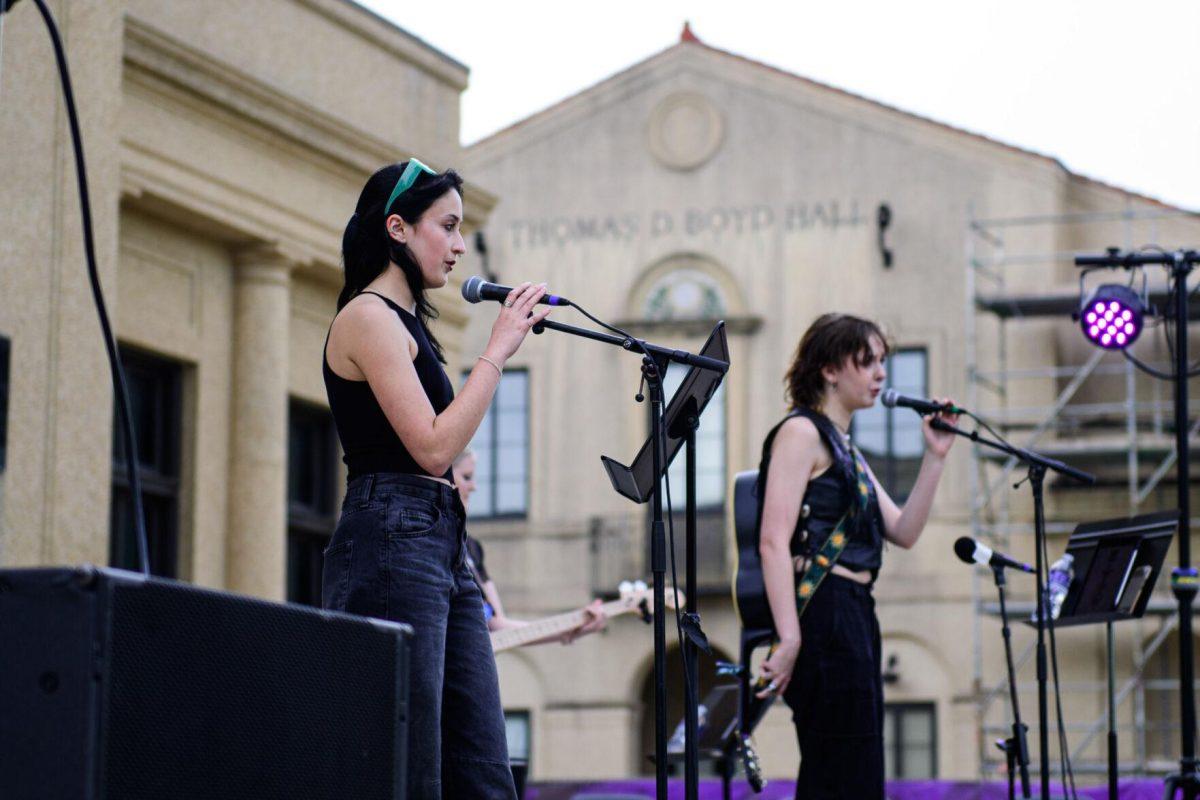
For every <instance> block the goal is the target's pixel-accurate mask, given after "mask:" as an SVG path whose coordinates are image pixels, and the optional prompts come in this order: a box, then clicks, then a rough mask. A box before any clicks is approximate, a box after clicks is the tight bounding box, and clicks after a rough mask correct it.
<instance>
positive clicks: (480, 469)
mask: <svg viewBox="0 0 1200 800" xmlns="http://www.w3.org/2000/svg"><path fill="white" fill-rule="evenodd" d="M465 377H466V376H465V375H464V378H465ZM471 449H472V450H473V451H475V484H476V486H475V494H474V495H472V496H471V507H470V508H469V509H468V510H467V515H468V516H470V517H473V518H476V517H523V516H525V512H526V511H527V510H528V508H529V372H528V371H526V370H524V369H512V368H506V369H505V370H504V375H503V376H501V378H500V386H499V387H498V388H497V389H496V396H495V397H494V398H493V399H492V405H491V407H490V408H488V411H487V415H486V416H485V417H484V418H483V422H482V423H480V425H479V430H478V431H476V432H475V438H473V439H472V440H471Z"/></svg>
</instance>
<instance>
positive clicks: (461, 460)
mask: <svg viewBox="0 0 1200 800" xmlns="http://www.w3.org/2000/svg"><path fill="white" fill-rule="evenodd" d="M451 471H452V472H453V474H454V486H455V488H456V489H457V490H458V496H459V497H460V498H462V504H463V508H466V507H467V504H468V502H469V498H470V497H471V493H472V492H474V491H475V453H474V452H473V451H472V450H471V448H469V447H468V448H467V449H466V450H463V451H462V452H461V453H459V454H458V456H457V457H456V458H455V459H454V463H453V464H452V465H451ZM466 547H467V561H468V565H469V566H470V568H471V572H472V574H474V576H475V582H476V583H477V584H479V591H481V592H482V593H483V600H484V604H483V608H484V615H485V616H486V618H487V625H488V630H489V631H498V630H503V629H505V628H520V627H524V626H525V625H527V624H528V623H526V622H523V621H521V620H519V619H513V618H512V617H509V616H508V615H507V614H505V613H504V606H503V604H502V603H501V602H500V592H499V591H498V590H497V589H496V584H495V582H494V581H493V580H492V579H491V577H490V576H489V575H488V573H487V568H486V567H485V566H484V563H483V545H482V544H480V542H479V540H478V539H476V538H475V537H473V536H471V534H470V533H468V534H467V543H466ZM581 610H582V611H583V612H584V613H585V614H586V615H587V617H588V619H587V621H586V622H584V623H583V624H582V625H580V626H579V627H577V628H573V629H572V630H569V631H567V632H566V633H563V634H561V635H559V636H550V637H547V638H544V639H538V640H536V641H533V642H528V644H542V643H544V642H553V641H559V642H562V643H563V644H570V643H571V642H573V641H575V640H576V639H578V638H579V637H580V636H585V635H587V634H589V633H595V632H596V631H599V630H602V629H603V628H604V626H605V624H606V623H607V619H606V617H605V614H604V609H603V603H602V602H601V601H600V600H599V599H598V598H597V599H595V600H593V601H592V602H591V603H589V604H588V605H586V606H584V607H583V609H581Z"/></svg>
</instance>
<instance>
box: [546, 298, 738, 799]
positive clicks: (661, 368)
mask: <svg viewBox="0 0 1200 800" xmlns="http://www.w3.org/2000/svg"><path fill="white" fill-rule="evenodd" d="M546 329H550V330H554V331H559V332H561V333H569V334H571V335H573V336H580V337H582V338H585V339H591V340H593V341H597V342H603V343H605V344H611V345H614V346H616V347H620V348H622V349H623V350H630V351H634V352H640V353H642V377H643V379H644V380H645V381H646V384H647V385H648V386H649V387H650V438H651V441H652V442H654V444H653V447H652V450H653V454H654V459H653V465H654V468H653V475H654V476H655V480H654V488H653V491H652V492H651V498H650V499H651V524H650V572H651V574H652V575H653V580H654V777H655V794H656V797H657V798H658V800H666V799H667V658H666V656H667V631H666V608H665V607H666V595H665V585H666V575H667V544H666V533H665V529H664V527H663V510H662V478H661V476H662V471H663V467H664V464H663V461H664V460H665V459H664V455H665V452H666V438H665V436H666V433H667V431H666V430H665V429H664V428H663V426H662V420H661V416H662V408H663V388H662V376H663V374H664V373H665V372H666V369H667V365H668V364H670V362H672V361H674V362H676V363H678V364H688V365H689V366H693V367H702V368H705V369H711V370H715V371H718V372H721V373H724V372H725V371H726V370H728V369H729V364H728V363H727V362H725V361H718V360H717V359H715V358H709V357H708V356H702V355H696V354H695V353H689V352H687V351H685V350H672V349H670V348H667V347H660V346H658V345H654V344H650V343H648V342H645V341H642V340H640V339H634V338H633V337H632V336H625V337H620V336H612V335H611V334H607V333H600V332H599V331H593V330H589V329H587V328H580V327H577V326H575V325H566V324H563V323H561V322H554V321H552V320H542V321H541V322H539V323H538V324H536V325H534V326H533V329H532V330H533V332H534V333H536V334H540V333H542V332H543V331H544V330H546ZM639 397H640V395H639ZM694 438H695V430H694V429H693V430H692V433H691V437H690V441H692V443H693V447H694ZM693 454H694V451H689V455H693ZM691 463H692V462H691V461H690V460H689V464H691ZM689 469H690V467H689ZM694 480H695V479H694V477H692V478H691V481H694ZM689 500H693V498H691V497H690V496H689ZM689 533H690V536H694V531H690V532H689ZM690 544H691V542H690V541H689V546H690ZM689 553H690V547H689ZM689 578H690V576H689ZM688 588H689V589H694V588H695V587H692V586H689V587H688ZM687 595H688V598H689V599H688V603H689V604H691V603H693V602H694V600H693V599H692V598H693V597H694V596H695V592H694V591H688V592H687ZM686 646H687V643H686V641H685V642H684V647H685V648H686ZM686 652H687V651H686V650H685V653H686ZM685 664H686V662H685ZM693 686H695V684H693ZM684 700H685V704H686V705H687V706H688V708H687V709H685V714H686V715H687V716H686V717H685V718H686V719H688V720H689V722H686V723H685V725H688V726H689V727H692V728H693V730H694V729H695V727H696V724H695V723H696V719H697V708H696V702H697V697H696V692H695V691H692V692H690V693H687V696H686V697H685V698H684ZM697 738H698V737H697V736H688V737H687V743H686V748H687V749H686V750H685V758H686V759H689V763H686V764H685V775H686V776H687V778H688V779H690V778H693V777H694V776H697V775H698V773H699V767H698V764H699V752H698V750H697V749H696V747H697V741H696V740H697ZM697 780H698V778H697ZM695 785H696V784H695V783H693V784H692V788H693V789H694V788H695ZM685 788H686V787H685Z"/></svg>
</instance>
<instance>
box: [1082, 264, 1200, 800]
mask: <svg viewBox="0 0 1200 800" xmlns="http://www.w3.org/2000/svg"><path fill="white" fill-rule="evenodd" d="M1149 265H1158V266H1163V267H1166V268H1167V269H1168V271H1169V273H1170V276H1171V280H1172V287H1171V309H1170V310H1169V311H1167V312H1166V313H1165V314H1164V317H1172V316H1173V317H1174V319H1175V365H1174V366H1175V372H1174V374H1173V375H1171V376H1169V379H1170V380H1171V381H1173V382H1174V384H1175V387H1174V388H1175V458H1176V461H1175V477H1176V483H1177V484H1178V498H1179V566H1178V567H1176V568H1175V569H1174V570H1172V572H1171V593H1172V594H1174V595H1175V600H1176V601H1177V602H1178V603H1179V704H1180V713H1179V719H1180V724H1181V726H1182V729H1183V730H1182V752H1181V753H1180V756H1179V772H1178V773H1176V774H1174V775H1169V776H1167V779H1166V793H1165V795H1164V796H1165V797H1166V798H1168V800H1171V799H1173V798H1174V797H1175V794H1176V792H1177V791H1179V790H1182V791H1183V798H1184V800H1196V798H1197V797H1200V762H1198V761H1197V759H1196V688H1195V679H1196V666H1195V663H1194V661H1193V659H1194V658H1195V651H1194V647H1193V643H1192V601H1193V600H1195V598H1196V592H1197V588H1198V587H1197V571H1196V568H1195V567H1193V566H1192V535H1191V508H1190V500H1191V498H1190V496H1189V490H1190V488H1191V487H1190V480H1191V470H1190V466H1191V465H1190V464H1189V452H1188V385H1187V382H1188V371H1189V370H1188V355H1187V346H1188V290H1187V280H1188V276H1189V275H1191V272H1192V270H1193V269H1195V268H1196V266H1197V265H1200V252H1197V251H1196V250H1176V251H1175V252H1173V253H1162V252H1158V253H1121V252H1120V251H1119V250H1117V249H1115V248H1113V249H1110V250H1109V251H1108V253H1107V254H1106V255H1101V256H1076V257H1075V266H1077V267H1088V268H1096V267H1108V268H1111V269H1127V270H1129V269H1135V268H1137V267H1142V266H1149ZM1127 355H1128V354H1127ZM1156 377H1167V376H1163V375H1157V376H1156Z"/></svg>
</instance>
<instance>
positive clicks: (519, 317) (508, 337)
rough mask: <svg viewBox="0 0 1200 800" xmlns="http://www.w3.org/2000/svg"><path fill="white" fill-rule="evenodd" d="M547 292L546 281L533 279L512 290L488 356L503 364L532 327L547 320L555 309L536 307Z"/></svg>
mask: <svg viewBox="0 0 1200 800" xmlns="http://www.w3.org/2000/svg"><path fill="white" fill-rule="evenodd" d="M544 294H546V284H544V283H529V282H525V283H522V284H521V285H520V286H517V287H515V288H514V289H513V290H512V291H511V292H509V293H508V297H507V298H506V299H505V300H504V306H503V308H501V309H500V314H499V316H497V317H496V321H495V323H493V324H492V336H491V338H490V339H489V340H488V344H487V347H486V348H485V349H484V354H485V355H488V356H491V357H492V358H499V359H500V360H501V362H502V363H503V361H505V360H507V359H508V358H509V357H511V356H512V354H513V353H515V352H517V349H518V348H519V347H520V346H521V342H523V341H525V336H526V335H527V334H528V333H529V331H530V329H531V328H533V326H534V325H536V324H538V323H539V322H541V321H542V320H544V319H545V318H546V316H547V315H548V314H549V313H550V311H551V307H550V306H546V307H545V308H542V309H539V310H537V311H534V310H533V308H534V306H535V305H536V304H537V301H538V300H540V299H541V298H542V295H544Z"/></svg>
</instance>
